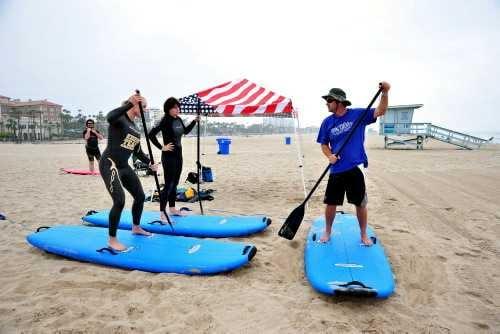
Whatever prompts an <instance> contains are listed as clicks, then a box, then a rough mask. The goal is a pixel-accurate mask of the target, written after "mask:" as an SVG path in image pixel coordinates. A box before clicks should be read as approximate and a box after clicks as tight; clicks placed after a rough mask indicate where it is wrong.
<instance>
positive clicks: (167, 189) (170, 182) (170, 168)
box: [149, 115, 196, 211]
mask: <svg viewBox="0 0 500 334" xmlns="http://www.w3.org/2000/svg"><path fill="white" fill-rule="evenodd" d="M195 125H196V121H192V122H191V123H190V124H189V125H188V126H187V127H186V126H184V122H182V119H181V118H180V117H176V118H174V117H171V116H169V115H165V116H164V117H163V118H162V120H161V121H160V123H159V124H158V125H157V126H155V127H154V128H152V129H151V131H150V132H149V139H150V140H151V142H152V143H153V144H154V145H155V146H156V147H158V148H159V149H160V150H161V149H162V147H163V145H167V144H168V143H172V144H174V150H173V151H162V152H161V163H162V166H163V176H164V177H165V186H164V188H163V190H162V193H161V194H160V210H162V211H163V210H165V207H166V206H167V201H168V206H169V207H171V208H173V207H175V198H176V195H177V185H178V184H179V178H180V177H181V172H182V145H181V137H182V135H186V134H188V133H189V132H191V130H192V129H193V128H194V126H195ZM160 131H161V134H162V136H163V145H161V144H160V143H159V142H158V139H157V138H156V135H157V134H158V132H160Z"/></svg>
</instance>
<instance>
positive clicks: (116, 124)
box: [99, 102, 150, 237]
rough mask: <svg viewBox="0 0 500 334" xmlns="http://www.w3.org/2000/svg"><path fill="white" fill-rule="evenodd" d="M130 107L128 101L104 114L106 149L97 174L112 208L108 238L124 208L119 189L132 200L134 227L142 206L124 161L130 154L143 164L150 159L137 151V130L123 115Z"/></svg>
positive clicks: (137, 183)
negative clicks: (111, 203) (102, 181)
mask: <svg viewBox="0 0 500 334" xmlns="http://www.w3.org/2000/svg"><path fill="white" fill-rule="evenodd" d="M132 107H133V105H132V103H130V102H129V103H127V104H125V105H124V106H122V107H120V108H117V109H115V110H112V111H110V112H109V113H108V115H107V120H108V123H109V130H108V146H107V147H106V149H105V150H104V152H103V153H102V158H101V160H100V161H99V171H100V172H101V176H102V178H103V180H104V184H105V185H106V188H107V189H108V191H109V193H110V195H111V198H112V199H113V207H112V208H111V211H110V212H109V235H110V236H111V237H115V236H116V229H117V227H118V222H119V221H120V216H121V213H122V210H123V207H124V206H125V192H124V191H123V188H125V189H127V190H128V192H129V193H130V194H131V195H132V197H133V198H134V203H133V204H132V218H133V223H134V225H139V222H140V220H141V214H142V209H143V207H144V198H145V196H144V191H143V190H142V185H141V182H140V181H139V178H138V177H137V175H136V174H135V173H134V171H133V169H132V167H130V165H129V164H128V159H129V158H130V155H131V154H132V153H134V154H135V155H136V156H137V157H138V158H139V160H141V161H142V162H144V163H146V164H149V162H150V160H149V158H148V157H147V156H146V155H145V154H144V153H143V152H142V150H141V134H140V132H139V130H138V129H137V127H136V126H135V124H134V122H132V121H131V120H130V118H129V117H128V115H127V111H128V110H130V109H131V108H132Z"/></svg>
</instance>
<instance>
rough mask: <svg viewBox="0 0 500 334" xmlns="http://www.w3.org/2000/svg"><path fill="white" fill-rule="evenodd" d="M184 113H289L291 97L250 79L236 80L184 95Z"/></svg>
mask: <svg viewBox="0 0 500 334" xmlns="http://www.w3.org/2000/svg"><path fill="white" fill-rule="evenodd" d="M179 101H180V103H181V112H183V113H196V112H197V110H198V108H199V109H200V112H201V113H203V114H205V113H207V114H210V115H213V116H216V115H217V116H289V117H292V112H293V106H292V101H291V99H290V98H287V97H285V96H282V95H279V94H277V93H275V92H273V91H271V90H268V89H266V88H263V87H260V86H258V85H256V84H255V83H253V82H251V81H249V80H247V79H241V80H235V81H229V82H226V83H223V84H221V85H218V86H215V87H212V88H208V89H205V90H203V91H201V92H198V93H196V94H193V95H189V96H186V97H183V98H181V99H180V100H179Z"/></svg>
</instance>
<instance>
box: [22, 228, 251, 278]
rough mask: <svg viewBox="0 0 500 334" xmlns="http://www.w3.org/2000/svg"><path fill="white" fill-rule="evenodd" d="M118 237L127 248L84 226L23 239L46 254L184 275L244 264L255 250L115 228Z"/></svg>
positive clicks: (49, 230) (242, 245)
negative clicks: (114, 247) (116, 248)
mask: <svg viewBox="0 0 500 334" xmlns="http://www.w3.org/2000/svg"><path fill="white" fill-rule="evenodd" d="M117 237H118V239H119V240H120V242H122V243H123V244H124V245H126V246H128V247H129V248H128V250H126V251H124V252H114V251H113V250H110V249H109V248H108V247H107V242H108V231H107V230H106V229H101V228H94V227H88V226H54V227H50V228H47V229H43V230H42V229H41V228H39V232H36V233H33V234H30V235H29V236H28V237H27V240H28V242H29V243H30V244H32V245H33V246H35V247H37V248H40V249H42V250H44V251H47V252H49V253H54V254H57V255H62V256H65V257H68V258H71V259H75V260H79V261H85V262H92V263H98V264H102V265H106V266H112V267H119V268H124V269H130V270H142V271H149V272H154V273H178V274H188V275H204V274H217V273H220V272H226V271H230V270H234V269H237V268H239V267H242V266H244V265H245V264H247V263H248V262H249V261H250V260H251V259H252V258H253V256H254V255H255V253H256V252H257V249H256V248H255V247H254V246H253V245H251V244H246V243H240V242H225V241H217V240H207V239H196V238H189V237H179V236H171V235H160V234H153V236H151V237H146V236H141V235H133V234H132V233H131V231H124V230H118V234H117Z"/></svg>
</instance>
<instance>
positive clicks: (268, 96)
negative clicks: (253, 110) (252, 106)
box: [256, 92, 276, 105]
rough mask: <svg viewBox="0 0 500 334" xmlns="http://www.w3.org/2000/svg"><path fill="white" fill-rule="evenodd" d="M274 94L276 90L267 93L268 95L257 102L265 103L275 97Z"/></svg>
mask: <svg viewBox="0 0 500 334" xmlns="http://www.w3.org/2000/svg"><path fill="white" fill-rule="evenodd" d="M274 95H276V94H274V92H269V93H267V95H266V96H264V97H263V98H262V99H261V100H260V101H259V102H257V103H256V104H259V105H260V104H265V103H266V102H267V101H269V100H270V99H271V97H273V96H274Z"/></svg>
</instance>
